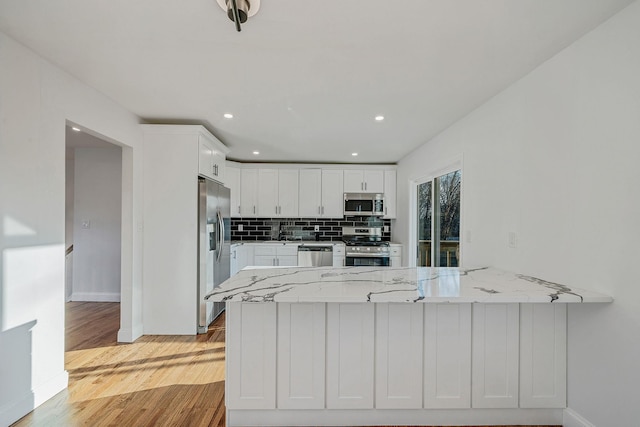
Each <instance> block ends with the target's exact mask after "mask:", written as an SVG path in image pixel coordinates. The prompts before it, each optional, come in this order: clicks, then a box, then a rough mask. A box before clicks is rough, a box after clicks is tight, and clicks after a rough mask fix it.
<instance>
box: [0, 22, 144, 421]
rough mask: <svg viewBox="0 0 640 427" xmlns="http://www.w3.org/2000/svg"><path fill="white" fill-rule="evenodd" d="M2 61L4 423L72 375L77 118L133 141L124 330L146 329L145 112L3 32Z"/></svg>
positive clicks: (0, 416) (128, 159)
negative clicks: (70, 285) (68, 342)
mask: <svg viewBox="0 0 640 427" xmlns="http://www.w3.org/2000/svg"><path fill="white" fill-rule="evenodd" d="M0 64H2V66H1V67H0V123H1V125H0V252H1V255H0V256H1V258H0V378H2V380H0V425H6V424H10V423H11V422H12V421H14V420H16V419H18V418H19V417H21V416H22V415H24V414H26V413H28V412H29V411H30V410H31V409H33V407H34V406H37V405H39V404H40V403H42V402H43V401H44V400H46V399H48V398H50V397H51V396H53V395H54V394H56V393H58V392H59V391H60V390H62V389H63V388H64V387H65V386H66V384H67V373H66V372H65V370H64V250H65V247H64V243H65V125H66V123H67V121H69V122H72V123H75V124H79V125H81V127H83V128H85V129H90V130H92V131H93V132H94V133H96V134H97V135H99V136H101V137H102V138H103V139H107V140H109V141H111V142H117V143H119V144H121V145H122V147H123V173H122V175H123V181H122V189H123V199H122V202H123V208H122V248H123V265H122V269H121V271H122V299H123V303H122V315H121V325H122V326H121V330H120V332H119V338H120V339H124V340H127V339H128V340H131V339H134V338H135V337H136V335H137V334H138V331H141V330H142V313H141V311H142V309H141V307H142V306H141V292H142V291H141V278H140V274H141V273H140V271H141V270H140V265H141V245H140V232H139V231H138V229H139V228H141V225H142V223H141V218H142V216H141V201H142V200H141V199H142V198H141V191H142V190H141V188H142V187H141V184H142V181H141V174H142V168H141V160H142V141H143V139H142V134H141V130H140V128H139V125H138V119H137V117H135V116H134V115H133V114H131V113H129V112H127V111H126V110H124V109H123V108H122V107H120V106H118V105H117V104H115V103H114V102H113V101H111V100H110V99H108V98H107V97H105V96H103V95H102V94H100V93H98V92H97V91H95V90H94V89H92V88H90V87H88V86H86V85H84V84H82V83H80V82H79V81H78V80H77V79H75V78H73V77H71V76H70V75H68V74H66V73H64V72H63V71H61V70H60V69H58V68H56V67H55V66H53V65H51V64H50V63H48V62H47V61H45V60H43V59H42V58H41V57H39V56H37V55H35V54H34V53H33V52H31V51H30V50H28V49H26V48H24V47H23V46H22V45H20V44H18V43H16V42H15V41H13V40H12V39H10V38H9V37H7V36H6V35H4V34H3V33H0ZM138 336H139V335H138Z"/></svg>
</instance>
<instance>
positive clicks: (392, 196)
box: [384, 170, 396, 219]
mask: <svg viewBox="0 0 640 427" xmlns="http://www.w3.org/2000/svg"><path fill="white" fill-rule="evenodd" d="M384 217H385V218H388V219H394V218H395V217H396V171H395V170H386V171H384Z"/></svg>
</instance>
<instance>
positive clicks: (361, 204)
mask: <svg viewBox="0 0 640 427" xmlns="http://www.w3.org/2000/svg"><path fill="white" fill-rule="evenodd" d="M344 215H345V216H384V194H380V193H344Z"/></svg>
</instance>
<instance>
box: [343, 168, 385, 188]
mask: <svg viewBox="0 0 640 427" xmlns="http://www.w3.org/2000/svg"><path fill="white" fill-rule="evenodd" d="M344 192H345V193H384V171H383V170H345V171H344Z"/></svg>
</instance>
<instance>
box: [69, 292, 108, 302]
mask: <svg viewBox="0 0 640 427" xmlns="http://www.w3.org/2000/svg"><path fill="white" fill-rule="evenodd" d="M71 301H91V302H120V292H74V293H72V294H71Z"/></svg>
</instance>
